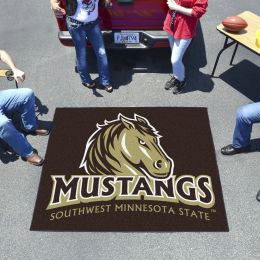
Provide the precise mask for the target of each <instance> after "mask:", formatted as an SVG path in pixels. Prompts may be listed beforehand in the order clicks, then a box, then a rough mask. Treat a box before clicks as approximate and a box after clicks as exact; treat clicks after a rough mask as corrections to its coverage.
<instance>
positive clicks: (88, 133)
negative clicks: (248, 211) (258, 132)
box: [31, 107, 228, 231]
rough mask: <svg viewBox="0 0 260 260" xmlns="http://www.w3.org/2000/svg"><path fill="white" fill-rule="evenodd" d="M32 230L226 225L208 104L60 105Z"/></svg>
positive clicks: (174, 228) (212, 228)
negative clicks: (134, 106)
mask: <svg viewBox="0 0 260 260" xmlns="http://www.w3.org/2000/svg"><path fill="white" fill-rule="evenodd" d="M31 230H50V231H228V223H227V217H226V212H225V207H224V202H223V195H222V190H221V184H220V178H219V173H218V167H217V163H216V158H215V149H214V144H213V140H212V135H211V131H210V126H209V119H208V114H207V109H206V108H166V107H163V108H58V109H56V112H55V116H54V127H53V131H52V133H51V135H50V139H49V143H48V148H47V152H46V161H45V164H44V166H43V171H42V176H41V181H40V185H39V190H38V196H37V201H36V205H35V210H34V215H33V220H32V224H31Z"/></svg>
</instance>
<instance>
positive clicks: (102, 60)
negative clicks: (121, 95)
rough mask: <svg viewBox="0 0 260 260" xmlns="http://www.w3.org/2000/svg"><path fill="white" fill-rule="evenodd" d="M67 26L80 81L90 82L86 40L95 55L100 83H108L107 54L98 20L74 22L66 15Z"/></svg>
mask: <svg viewBox="0 0 260 260" xmlns="http://www.w3.org/2000/svg"><path fill="white" fill-rule="evenodd" d="M67 27H68V30H69V33H70V35H71V37H72V40H73V42H74V45H75V49H76V66H77V69H78V72H79V75H80V78H81V81H82V83H91V82H92V79H91V77H90V75H89V70H88V62H87V54H88V53H87V48H86V43H87V40H89V41H90V43H91V45H92V48H93V49H94V52H95V54H96V57H97V64H98V72H99V78H100V84H102V85H104V86H106V85H109V83H110V79H109V69H108V61H107V54H106V50H105V45H104V41H103V36H102V33H101V31H100V27H99V24H98V20H97V22H96V23H94V24H85V25H84V24H76V23H73V22H71V21H70V18H69V17H67Z"/></svg>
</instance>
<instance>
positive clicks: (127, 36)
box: [114, 32, 139, 43]
mask: <svg viewBox="0 0 260 260" xmlns="http://www.w3.org/2000/svg"><path fill="white" fill-rule="evenodd" d="M114 41H115V43H139V33H129V32H120V33H114Z"/></svg>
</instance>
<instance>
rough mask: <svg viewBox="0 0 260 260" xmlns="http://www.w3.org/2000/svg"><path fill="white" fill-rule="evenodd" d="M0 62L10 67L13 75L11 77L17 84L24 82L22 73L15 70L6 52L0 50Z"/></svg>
mask: <svg viewBox="0 0 260 260" xmlns="http://www.w3.org/2000/svg"><path fill="white" fill-rule="evenodd" d="M0 60H1V61H2V62H4V63H5V64H6V65H8V66H9V67H10V69H11V70H12V71H13V73H14V75H13V77H14V79H15V80H16V81H17V82H18V83H20V82H23V81H24V80H25V74H24V72H23V71H21V70H19V69H18V68H16V66H15V64H14V62H13V60H12V58H11V57H10V56H9V54H8V53H7V52H6V51H4V50H0Z"/></svg>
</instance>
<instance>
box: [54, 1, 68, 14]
mask: <svg viewBox="0 0 260 260" xmlns="http://www.w3.org/2000/svg"><path fill="white" fill-rule="evenodd" d="M50 3H51V9H52V10H53V12H54V14H55V15H56V16H59V15H65V14H66V11H65V9H63V8H61V7H60V1H59V0H50Z"/></svg>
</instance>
